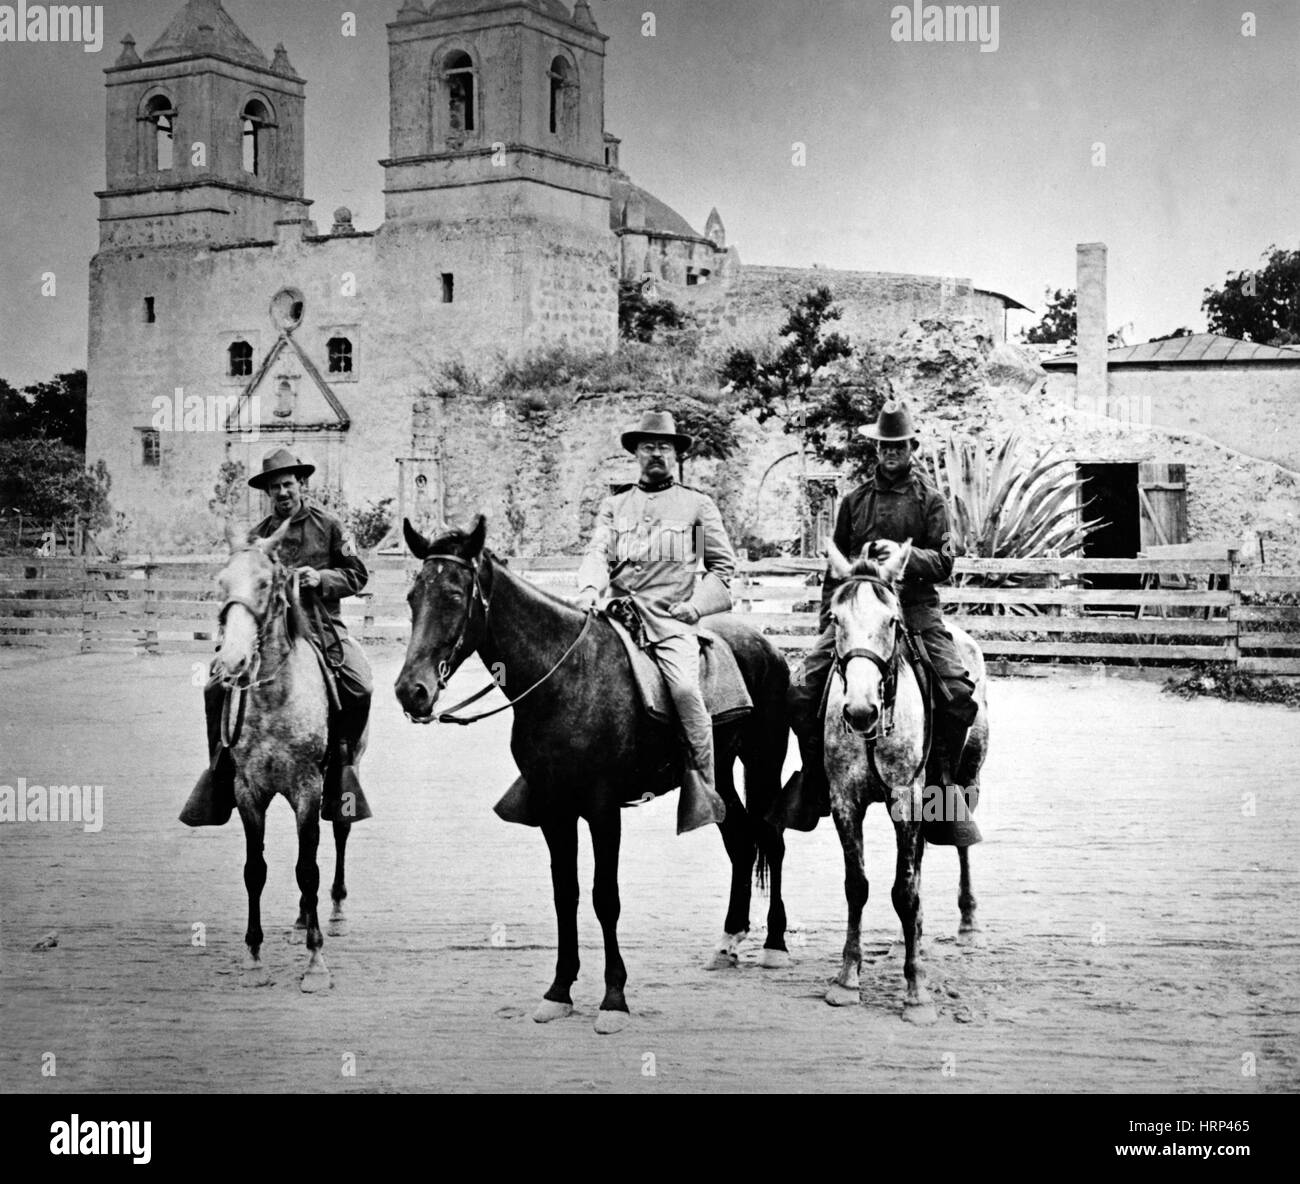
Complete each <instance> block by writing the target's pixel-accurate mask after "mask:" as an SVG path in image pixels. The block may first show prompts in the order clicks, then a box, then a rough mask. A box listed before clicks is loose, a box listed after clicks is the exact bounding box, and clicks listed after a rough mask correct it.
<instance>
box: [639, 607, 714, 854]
mask: <svg viewBox="0 0 1300 1184" xmlns="http://www.w3.org/2000/svg"><path fill="white" fill-rule="evenodd" d="M651 652H652V653H653V654H654V658H655V661H656V662H657V663H658V665H659V669H660V670H661V671H663V676H664V682H665V683H666V684H667V685H668V693H669V695H671V696H672V700H673V706H674V707H675V708H676V709H677V720H678V723H679V724H680V726H681V732H682V736H683V739H684V740H685V741H686V773H685V776H684V777H683V779H682V789H681V793H680V795H679V796H678V799H677V833H678V834H679V835H681V834H685V833H686V832H687V831H690V830H696V829H697V828H698V827H701V826H710V825H713V824H716V823H720V822H721V821H722V820H723V819H724V818H725V817H726V816H727V807H726V806H725V805H724V804H723V801H722V798H721V797H719V796H718V791H717V787H716V785H715V783H714V770H713V719H712V717H711V716H710V715H709V711H708V708H707V707H705V706H704V696H703V694H702V693H701V692H700V639H699V637H698V636H697V635H695V634H693V633H692V634H687V635H684V636H681V637H669V638H667V639H666V640H664V641H661V642H659V643H658V644H657V645H655V646H654V647H653V649H652V651H651Z"/></svg>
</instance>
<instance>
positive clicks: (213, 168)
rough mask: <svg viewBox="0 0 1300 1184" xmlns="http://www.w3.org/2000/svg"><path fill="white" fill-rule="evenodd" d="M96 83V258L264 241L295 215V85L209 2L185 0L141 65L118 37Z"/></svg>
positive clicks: (300, 202)
mask: <svg viewBox="0 0 1300 1184" xmlns="http://www.w3.org/2000/svg"><path fill="white" fill-rule="evenodd" d="M105 74H106V76H107V89H108V118H107V130H108V136H107V185H106V187H105V188H104V190H103V191H101V192H100V193H97V194H96V196H97V197H98V198H99V201H100V215H99V223H100V248H101V249H111V248H114V247H136V246H166V245H169V244H176V243H192V244H193V243H205V244H229V243H237V242H250V241H269V240H271V239H274V238H275V223H276V222H278V221H285V220H290V221H299V220H302V219H303V218H304V217H305V216H306V211H307V207H308V206H309V205H310V203H309V202H307V201H306V200H305V199H304V197H303V155H304V143H303V139H304V138H303V116H304V104H305V98H304V94H305V88H306V83H305V82H304V80H303V79H302V78H300V77H298V75H297V73H296V72H295V71H294V69H293V67H292V66H291V65H290V63H289V57H288V54H287V53H286V52H285V49H284V46H283V45H280V46H277V47H276V50H275V55H274V57H273V58H272V59H271V60H270V61H268V60H267V58H266V55H265V54H263V53H262V52H261V51H260V50H259V49H258V48H257V46H255V45H254V44H253V43H252V42H251V41H250V40H249V39H248V38H247V37H246V36H245V35H244V33H243V32H242V30H241V29H240V28H239V26H238V25H236V24H235V22H234V21H233V20H232V19H231V17H230V15H229V14H228V13H227V12H226V10H225V9H224V8H222V6H221V3H220V0H188V2H187V3H186V5H185V7H184V8H183V9H181V11H180V12H179V13H177V14H176V16H175V17H174V18H173V19H172V22H171V24H169V25H168V26H167V28H166V30H165V31H164V32H163V34H162V36H161V37H159V38H158V40H157V41H155V42H154V43H153V45H152V46H150V48H149V49H148V50H147V51H146V52H145V54H144V57H143V58H142V57H141V56H140V55H139V54H138V53H137V52H136V48H135V41H134V40H133V39H132V38H131V37H130V35H129V34H128V36H127V37H126V38H125V40H124V41H123V43H122V53H121V55H120V56H119V57H118V59H117V62H116V63H115V64H114V65H113V66H111V67H110V68H109V69H107V70H106V71H105Z"/></svg>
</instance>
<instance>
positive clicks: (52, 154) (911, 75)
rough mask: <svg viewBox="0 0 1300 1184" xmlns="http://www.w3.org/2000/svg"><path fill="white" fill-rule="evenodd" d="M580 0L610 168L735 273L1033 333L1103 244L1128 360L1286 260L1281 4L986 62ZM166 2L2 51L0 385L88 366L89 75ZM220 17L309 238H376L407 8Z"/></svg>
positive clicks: (99, 145)
mask: <svg viewBox="0 0 1300 1184" xmlns="http://www.w3.org/2000/svg"><path fill="white" fill-rule="evenodd" d="M591 4H592V8H593V10H594V12H595V15H596V18H597V21H598V22H599V24H600V27H601V29H602V31H603V32H605V33H607V34H609V36H610V42H609V45H608V53H609V57H608V61H607V70H606V92H607V103H606V121H607V127H608V129H609V130H610V131H612V132H614V133H615V134H617V135H619V136H621V137H622V138H623V141H624V143H623V166H624V168H625V169H627V170H628V172H630V173H631V175H632V177H633V178H634V179H635V180H636V181H637V182H639V183H640V184H642V185H644V186H645V187H646V188H648V189H650V190H651V191H653V192H654V193H656V194H657V195H658V196H660V197H661V198H663V199H664V200H665V201H667V202H668V203H669V204H670V205H672V206H674V207H675V208H676V209H678V210H679V211H680V212H681V213H682V214H683V215H684V216H685V217H686V218H687V220H688V221H690V222H691V223H692V224H693V225H695V226H696V228H697V229H698V228H702V226H703V224H704V220H705V218H706V217H707V215H708V212H709V209H710V207H712V206H714V205H716V206H717V207H718V209H719V211H720V212H721V214H722V217H723V219H724V221H725V223H726V226H727V230H728V234H729V237H730V242H732V243H734V244H735V245H737V246H738V247H739V249H740V253H741V258H742V260H743V261H744V262H747V263H764V264H784V265H790V266H809V265H811V264H812V263H820V264H823V265H825V266H827V267H841V268H852V269H863V270H879V271H906V272H919V273H924V274H934V275H958V276H966V277H969V278H971V279H972V280H973V281H974V282H975V283H976V285H977V286H979V287H985V288H993V289H995V290H997V291H1001V292H1006V293H1009V294H1010V295H1013V296H1015V297H1016V298H1018V299H1019V300H1021V301H1023V302H1024V303H1026V304H1029V305H1032V306H1033V307H1034V308H1036V309H1039V310H1041V308H1042V305H1043V289H1044V288H1045V287H1046V286H1049V285H1050V286H1052V287H1073V285H1074V247H1075V244H1076V243H1078V242H1084V241H1093V240H1100V241H1104V242H1106V243H1107V244H1108V245H1109V247H1110V321H1111V327H1112V328H1114V327H1117V326H1119V325H1121V324H1123V323H1125V322H1128V321H1132V322H1134V325H1135V328H1136V340H1146V338H1147V337H1149V336H1153V335H1157V334H1160V333H1167V332H1170V331H1172V330H1173V329H1175V328H1176V327H1178V326H1180V325H1190V326H1192V327H1193V328H1195V329H1203V328H1204V324H1205V321H1204V316H1203V314H1202V313H1201V312H1200V301H1201V294H1202V289H1203V288H1204V287H1205V286H1206V285H1208V284H1217V283H1220V282H1222V280H1223V277H1224V275H1225V273H1226V272H1227V271H1228V270H1230V269H1231V270H1236V269H1240V268H1245V267H1250V266H1253V265H1254V264H1255V263H1256V262H1257V260H1258V258H1259V255H1260V253H1261V252H1262V251H1263V250H1264V249H1265V248H1266V247H1267V246H1268V245H1269V244H1270V243H1277V244H1278V245H1282V246H1287V247H1292V248H1294V247H1296V246H1300V166H1298V165H1297V158H1298V156H1300V150H1298V148H1297V139H1298V137H1300V132H1298V131H1297V128H1300V119H1298V118H1297V115H1298V114H1300V111H1298V110H1297V108H1298V106H1300V100H1298V98H1297V76H1298V71H1297V63H1300V4H1297V3H1296V2H1295V0H1233V2H1231V3H1228V2H1225V0H1199V2H1198V0H1128V2H1117V0H1116V2H1113V0H1073V2H1071V0H1013V2H1011V3H1003V4H1001V5H999V6H998V8H999V12H998V48H997V50H996V52H981V51H980V49H979V47H978V45H974V44H936V43H906V42H895V41H893V40H892V39H891V36H890V33H891V26H892V24H893V21H892V20H891V9H892V8H893V7H894V6H893V5H891V4H888V3H877V2H876V0H815V2H809V0H591ZM180 6H181V5H180V0H107V2H106V3H105V4H104V5H103V6H102V7H103V9H104V21H105V26H106V36H105V45H104V48H103V51H102V52H101V53H99V54H91V53H85V52H83V50H82V48H81V47H80V46H73V45H33V44H10V43H0V378H6V379H8V380H9V381H11V382H14V383H16V384H25V383H28V382H31V381H34V380H38V379H41V378H45V377H48V376H49V375H51V374H53V373H54V372H55V371H56V370H63V369H70V368H73V367H78V366H84V365H85V359H86V287H87V280H86V276H87V266H88V264H89V261H90V257H91V255H92V254H93V253H94V251H95V249H96V246H97V241H98V240H97V234H98V228H97V224H96V221H95V219H96V216H97V213H98V206H97V202H96V200H95V198H94V196H93V194H94V191H95V190H96V189H98V188H101V187H102V186H103V184H104V163H103V152H104V148H103V141H104V128H103V124H104V88H103V74H102V71H103V69H104V68H105V67H107V66H111V65H112V64H113V61H114V60H115V58H116V57H117V54H118V53H119V52H120V46H119V42H120V41H121V39H122V37H123V35H124V34H125V33H127V32H128V31H129V32H131V33H132V34H134V36H135V38H136V40H137V42H138V43H139V50H140V52H141V53H143V52H144V51H145V50H146V49H147V48H148V46H149V45H150V44H151V43H152V42H153V41H154V40H155V39H156V38H157V37H158V36H159V34H160V33H161V32H162V30H163V28H164V27H165V26H166V24H167V22H168V20H169V19H170V18H171V16H172V14H173V13H174V12H176V11H178V10H179V8H180ZM1247 6H1249V10H1250V11H1252V12H1253V13H1254V14H1255V24H1256V30H1257V35H1256V36H1255V37H1253V38H1247V37H1243V36H1242V21H1243V16H1242V14H1243V11H1244V10H1246V9H1247ZM225 7H226V10H227V11H228V12H229V13H230V14H231V16H233V17H234V18H235V20H236V21H237V22H238V23H239V25H240V26H241V28H243V30H244V31H245V33H247V34H248V35H249V36H250V37H251V38H252V39H253V40H254V41H255V42H256V43H257V44H258V46H259V47H261V48H262V49H264V50H265V51H267V52H268V53H269V51H270V50H271V49H272V48H273V47H274V46H275V44H276V42H277V41H283V42H284V43H285V45H286V46H287V48H288V51H289V56H290V59H291V61H292V62H293V64H294V66H295V67H296V69H297V70H298V72H299V73H300V74H302V75H303V76H305V77H306V78H307V80H308V89H307V95H308V105H307V120H308V124H307V129H308V140H307V196H308V197H309V198H312V199H313V200H314V201H315V202H316V205H315V207H314V209H313V211H312V212H313V216H314V217H315V218H316V220H317V222H318V224H319V226H320V228H321V229H322V230H327V229H328V228H329V225H330V222H331V214H332V211H333V210H334V208H335V207H336V206H338V205H341V204H346V205H349V206H351V207H352V208H353V210H354V211H355V213H356V221H357V224H358V226H360V227H362V228H365V229H368V228H372V227H374V226H376V225H377V224H378V222H379V220H380V218H381V216H382V211H383V198H382V194H381V187H382V183H383V175H382V174H383V171H382V169H380V168H379V166H378V164H377V162H378V160H379V159H380V158H382V157H383V156H385V155H386V152H387V117H388V105H387V42H386V34H385V28H384V26H385V24H386V22H388V21H389V20H391V19H392V18H393V17H394V16H395V14H396V12H397V9H398V8H399V7H400V3H399V0H378V2H375V0H353V2H352V3H342V2H333V0H225ZM346 11H353V12H355V13H356V14H357V16H358V19H359V35H358V37H356V38H355V39H345V38H343V37H342V36H341V35H340V30H341V27H342V24H341V20H340V16H341V14H342V13H344V12H346ZM648 11H650V12H653V13H654V15H655V25H656V33H657V35H656V36H655V37H653V38H650V37H644V36H642V24H643V22H642V14H643V13H645V12H648ZM795 142H802V143H804V144H806V145H807V165H806V167H803V168H797V167H795V166H794V165H793V164H792V145H793V144H794V143H795ZM1098 142H1101V143H1104V145H1105V165H1104V167H1097V166H1096V165H1095V164H1094V163H1093V160H1094V156H1095V153H1094V144H1096V143H1098ZM46 272H54V273H55V275H56V277H57V295H56V296H54V297H53V298H49V297H42V296H41V294H40V285H41V277H42V275H43V274H44V273H46Z"/></svg>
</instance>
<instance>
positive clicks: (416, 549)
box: [402, 518, 430, 563]
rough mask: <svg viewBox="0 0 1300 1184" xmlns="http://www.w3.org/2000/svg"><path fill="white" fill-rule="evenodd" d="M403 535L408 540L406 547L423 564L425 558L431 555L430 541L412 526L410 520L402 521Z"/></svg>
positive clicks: (404, 519)
mask: <svg viewBox="0 0 1300 1184" xmlns="http://www.w3.org/2000/svg"><path fill="white" fill-rule="evenodd" d="M402 535H403V536H404V537H405V539H406V545H407V546H408V547H409V548H410V549H411V554H412V555H414V556H415V557H416V559H418V560H419V561H420V562H421V563H423V562H424V559H425V556H427V555H428V554H429V546H430V543H429V540H428V539H426V538H425V537H424V535H422V534H421V533H420V532H419V531H418V530H416V529H415V527H414V526H412V525H411V520H410V519H409V518H403V519H402Z"/></svg>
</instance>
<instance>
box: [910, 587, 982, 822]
mask: <svg viewBox="0 0 1300 1184" xmlns="http://www.w3.org/2000/svg"><path fill="white" fill-rule="evenodd" d="M907 624H908V627H909V628H910V629H912V630H913V632H915V633H918V634H919V635H920V637H921V640H922V641H923V642H924V644H925V649H926V652H927V653H928V654H929V656H930V664H931V665H932V666H933V667H934V671H935V674H936V675H937V676H938V678H939V682H940V683H941V686H940V687H939V689H938V694H937V695H936V696H935V698H936V704H935V717H934V739H935V742H936V744H937V745H938V748H939V756H940V760H941V769H942V774H941V782H942V785H943V788H944V799H943V800H944V805H945V810H944V818H943V821H939V822H929V823H926V824H925V826H924V833H925V838H926V841H927V842H929V843H933V844H937V845H940V846H949V847H968V846H970V845H971V844H973V843H978V842H979V841H980V840H981V838H982V837H983V836H982V835H981V834H980V829H979V827H978V825H976V823H975V821H974V819H972V818H970V817H969V811H970V810H973V809H974V808H975V801H974V800H973V798H974V796H975V795H974V793H968V792H965V791H966V790H967V789H968V787H967V786H965V785H964V784H963V780H962V777H963V770H962V753H963V752H964V751H965V748H966V737H967V736H968V735H969V733H970V727H971V725H972V724H973V723H974V722H975V717H976V715H977V714H978V713H979V704H977V703H976V702H975V683H974V682H973V681H972V679H971V677H970V675H969V674H968V673H967V671H966V667H965V666H963V665H962V661H961V658H960V657H959V656H958V654H957V647H956V645H955V644H954V643H953V639H952V634H951V633H949V632H948V627H947V626H946V625H945V624H944V620H943V614H942V613H941V612H940V611H939V609H938V608H937V607H932V606H928V605H927V606H919V607H917V608H913V609H909V610H908V613H907ZM949 786H957V787H960V788H961V789H962V790H963V793H961V794H956V793H953V792H950V791H949V789H948V787H949ZM950 806H951V807H955V809H954V810H953V811H952V812H953V813H954V814H955V816H954V817H949V816H948V815H949V812H950V811H949V809H948V807H950ZM963 807H964V808H963ZM963 814H965V815H967V816H966V817H963V816H962V815H963Z"/></svg>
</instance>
